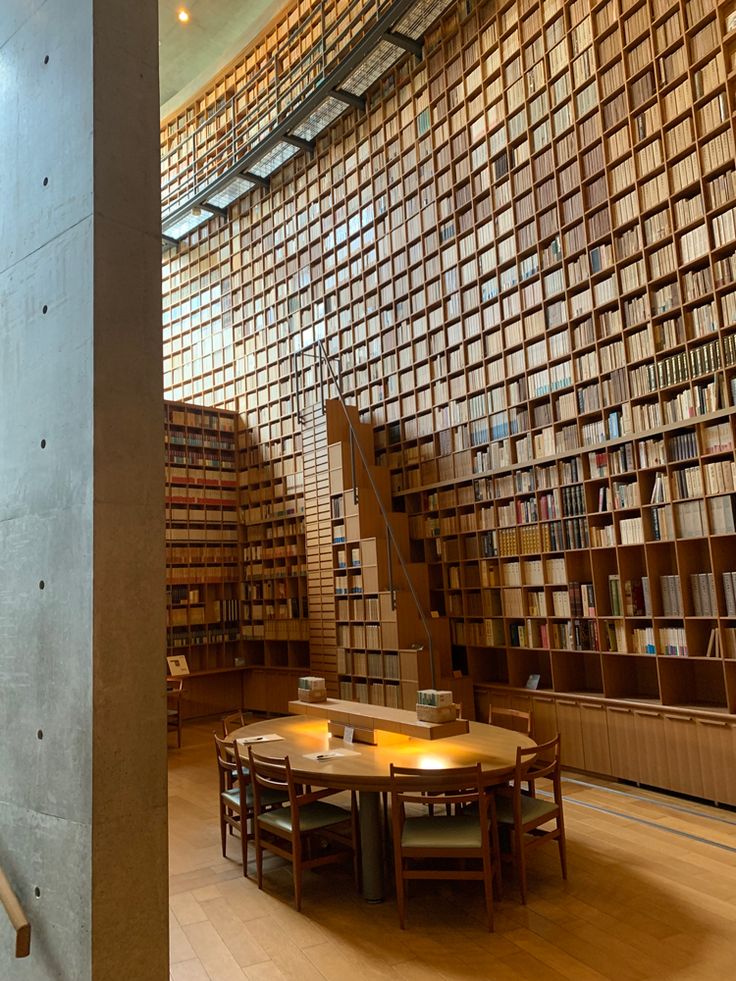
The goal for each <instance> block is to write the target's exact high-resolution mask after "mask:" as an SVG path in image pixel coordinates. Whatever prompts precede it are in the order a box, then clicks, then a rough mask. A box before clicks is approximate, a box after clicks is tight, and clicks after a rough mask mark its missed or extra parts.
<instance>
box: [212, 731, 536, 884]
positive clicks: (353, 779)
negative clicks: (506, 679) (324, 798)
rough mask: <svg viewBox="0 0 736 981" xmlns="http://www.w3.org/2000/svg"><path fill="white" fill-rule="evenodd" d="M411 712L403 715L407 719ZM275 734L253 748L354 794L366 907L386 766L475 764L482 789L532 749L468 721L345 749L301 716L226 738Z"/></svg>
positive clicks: (376, 875)
mask: <svg viewBox="0 0 736 981" xmlns="http://www.w3.org/2000/svg"><path fill="white" fill-rule="evenodd" d="M411 714H413V713H407V715H411ZM269 732H275V733H278V735H279V736H283V739H282V740H278V741H274V742H268V743H262V744H260V745H259V744H255V749H256V751H257V752H258V753H260V754H261V755H263V756H269V757H271V758H273V759H283V758H284V757H285V756H288V757H289V760H290V762H291V767H292V770H293V771H294V776H295V777H296V778H297V779H298V780H300V781H301V782H303V783H308V784H313V785H314V786H317V787H335V788H337V789H338V790H357V791H358V793H359V810H360V833H361V847H362V853H363V860H362V861H363V896H364V897H365V899H367V900H368V901H369V902H381V900H382V899H383V875H382V867H383V863H382V854H381V851H382V849H381V813H380V803H381V797H380V795H381V792H382V791H387V790H389V789H390V765H391V763H396V764H397V765H399V766H414V767H423V768H425V769H445V768H447V767H456V766H473V765H475V764H476V763H480V764H481V766H482V768H483V775H484V778H485V779H486V782H487V785H488V786H493V785H494V784H497V783H503V782H504V781H505V780H506V779H507V778H508V777H509V775H510V774H511V772H512V771H513V769H514V765H515V762H516V747H517V746H523V747H528V746H534V741H533V740H532V739H529V738H528V737H527V736H524V735H522V734H521V733H518V732H511V731H509V730H508V729H499V728H498V727H497V726H489V725H486V724H485V723H482V722H471V723H470V731H469V732H468V733H466V734H464V735H460V736H449V737H448V738H447V739H438V740H433V741H432V742H427V741H426V740H424V739H412V738H411V737H408V736H403V735H399V734H396V733H387V732H380V731H379V732H378V733H377V739H378V745H376V746H370V745H366V744H363V743H353V744H352V745H350V746H346V745H345V744H344V743H343V740H342V739H335V738H333V737H331V736H330V735H329V733H328V732H327V720H326V719H315V718H308V717H307V716H303V715H297V716H287V717H285V718H282V719H268V720H266V721H263V722H255V723H253V725H249V726H246V727H245V728H244V729H237V730H235V731H234V732H232V733H231V734H230V736H229V737H228V738H229V739H230V740H233V739H237V738H239V737H241V736H255V735H261V734H264V733H269ZM331 749H349V750H352V751H353V752H354V753H355V754H356V755H354V756H353V755H350V756H339V757H335V758H333V759H329V760H322V761H320V760H309V759H306V758H305V754H308V753H324V752H327V751H329V750H331Z"/></svg>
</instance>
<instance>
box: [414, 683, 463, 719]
mask: <svg viewBox="0 0 736 981" xmlns="http://www.w3.org/2000/svg"><path fill="white" fill-rule="evenodd" d="M456 718H457V706H456V705H455V702H454V701H453V697H452V692H451V691H438V690H437V689H436V688H424V689H422V690H421V691H418V692H417V719H418V720H419V722H453V721H454V720H455V719H456Z"/></svg>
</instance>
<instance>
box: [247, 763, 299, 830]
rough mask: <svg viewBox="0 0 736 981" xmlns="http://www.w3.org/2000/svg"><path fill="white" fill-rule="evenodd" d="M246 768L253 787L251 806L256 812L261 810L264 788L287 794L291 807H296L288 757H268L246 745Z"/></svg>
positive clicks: (295, 794) (296, 801) (296, 798)
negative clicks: (276, 758)
mask: <svg viewBox="0 0 736 981" xmlns="http://www.w3.org/2000/svg"><path fill="white" fill-rule="evenodd" d="M248 769H249V770H250V779H251V785H252V787H253V806H254V810H255V812H256V814H258V813H260V811H261V795H262V793H263V791H264V790H275V791H277V792H278V793H281V794H284V795H287V794H288V797H289V803H290V804H291V806H292V807H295V806H296V807H298V803H299V802H298V794H297V788H296V786H295V784H294V780H293V777H292V775H291V763H290V762H289V757H288V756H285V757H284V758H283V759H282V760H274V759H270V758H269V757H267V756H261V755H259V754H258V753H254V752H253V747H252V746H248Z"/></svg>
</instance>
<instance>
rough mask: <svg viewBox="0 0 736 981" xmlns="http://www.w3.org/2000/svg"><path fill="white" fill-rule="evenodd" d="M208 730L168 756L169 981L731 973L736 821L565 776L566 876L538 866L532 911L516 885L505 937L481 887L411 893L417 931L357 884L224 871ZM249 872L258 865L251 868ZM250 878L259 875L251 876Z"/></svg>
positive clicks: (734, 969)
mask: <svg viewBox="0 0 736 981" xmlns="http://www.w3.org/2000/svg"><path fill="white" fill-rule="evenodd" d="M212 729H213V725H212V724H210V725H197V726H189V727H187V728H186V729H185V730H184V741H183V747H182V749H181V750H176V749H171V750H170V752H169V802H170V886H171V895H170V908H171V979H172V981H243V979H248V981H277V979H278V981H283V979H290V981H291V979H293V981H383V979H392V981H467V979H489V981H527V979H529V981H562V979H569V981H602V979H610V981H645V979H658V981H670V979H672V981H675V979H677V981H686V979H687V981H695V979H697V981H720V979H724V981H726V979H730V978H733V977H736V814H734V813H733V812H732V811H728V810H723V809H717V808H714V807H707V806H705V805H701V804H697V803H693V802H691V801H685V800H681V799H677V798H672V797H667V796H665V795H660V794H655V793H651V792H648V791H644V790H639V789H637V788H634V787H627V786H623V785H620V784H610V783H605V782H604V781H598V780H595V779H592V778H588V777H586V776H582V775H579V774H572V773H571V774H568V775H567V778H566V780H565V795H566V808H565V818H566V825H567V841H568V855H569V858H568V861H569V875H570V877H569V880H568V882H567V883H564V882H563V881H562V879H561V878H560V871H559V864H558V860H557V849H556V848H555V847H554V845H550V846H549V847H545V848H542V849H540V850H539V851H537V852H536V853H534V854H533V855H532V856H531V858H530V868H529V890H530V899H529V905H528V906H527V907H522V906H521V905H520V903H519V901H518V893H517V891H516V888H515V883H514V882H513V881H512V880H510V874H511V873H510V872H507V873H506V876H507V879H506V881H505V883H504V886H505V889H504V898H503V900H502V901H501V902H500V903H499V904H498V905H497V906H496V932H495V933H494V934H489V933H487V932H486V930H485V929H484V926H483V919H484V906H483V898H482V893H481V887H480V884H479V883H468V882H454V883H453V882H450V883H433V882H427V883H416V884H413V887H412V890H411V893H410V896H409V906H408V929H407V930H406V931H401V930H399V926H398V920H397V915H396V905H395V901H394V899H393V896H389V898H388V899H387V900H386V902H385V903H383V904H381V905H375V906H371V905H368V904H366V903H365V902H364V901H363V900H362V899H361V898H360V897H359V896H358V895H356V893H355V891H354V888H353V882H352V878H351V876H350V872H349V870H348V869H347V867H346V868H345V870H344V871H343V870H342V869H341V868H339V867H332V868H327V869H324V870H322V871H319V872H307V873H305V880H304V898H303V911H304V912H303V913H302V914H299V913H296V912H295V911H294V909H293V905H292V900H293V892H292V880H291V875H290V871H289V868H288V866H286V865H285V864H282V863H280V862H279V861H275V860H274V861H272V862H271V863H269V864H267V866H266V869H267V872H266V877H265V882H264V886H265V888H264V891H263V892H259V890H258V888H257V886H256V885H255V882H254V880H253V879H245V878H244V877H243V875H242V870H241V866H240V864H239V860H238V859H239V855H240V842H239V841H238V840H237V839H235V838H232V839H230V841H229V843H228V852H229V854H231V855H232V857H231V858H229V859H227V860H226V859H223V858H222V856H221V853H220V836H219V826H218V820H217V774H216V769H215V758H214V749H213V747H212V736H211V732H212ZM251 867H253V863H251ZM253 874H254V869H253Z"/></svg>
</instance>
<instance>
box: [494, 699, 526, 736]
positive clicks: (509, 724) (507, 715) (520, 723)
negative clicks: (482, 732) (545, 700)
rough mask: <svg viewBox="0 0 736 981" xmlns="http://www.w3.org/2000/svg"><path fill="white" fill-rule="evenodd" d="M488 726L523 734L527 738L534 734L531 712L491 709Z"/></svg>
mask: <svg viewBox="0 0 736 981" xmlns="http://www.w3.org/2000/svg"><path fill="white" fill-rule="evenodd" d="M488 724H489V725H492V726H501V728H502V729H511V730H512V731H513V732H521V733H523V734H524V735H525V736H531V734H532V716H531V713H530V712H522V711H521V710H520V709H505V708H494V707H493V706H491V707H490V709H489V711H488Z"/></svg>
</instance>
